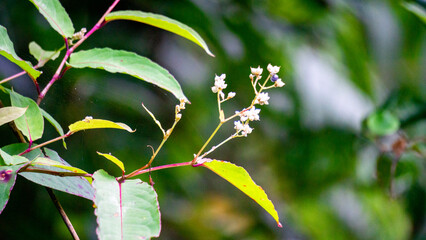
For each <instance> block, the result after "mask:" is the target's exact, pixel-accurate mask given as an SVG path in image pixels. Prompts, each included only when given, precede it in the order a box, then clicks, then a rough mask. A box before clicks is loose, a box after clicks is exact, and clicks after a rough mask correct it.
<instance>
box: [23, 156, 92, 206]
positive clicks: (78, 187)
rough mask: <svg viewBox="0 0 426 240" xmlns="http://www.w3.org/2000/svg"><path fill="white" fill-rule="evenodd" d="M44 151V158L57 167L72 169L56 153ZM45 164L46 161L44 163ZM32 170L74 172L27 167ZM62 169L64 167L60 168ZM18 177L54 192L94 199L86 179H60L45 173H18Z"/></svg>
mask: <svg viewBox="0 0 426 240" xmlns="http://www.w3.org/2000/svg"><path fill="white" fill-rule="evenodd" d="M44 151H45V152H46V157H47V158H50V159H51V160H52V161H56V162H58V165H60V166H64V165H65V166H69V167H72V166H71V165H70V164H68V163H67V162H66V161H65V160H63V159H62V158H61V157H59V155H58V153H56V152H55V151H53V150H50V149H48V148H44ZM45 163H46V161H45ZM29 168H32V169H41V170H50V171H54V172H73V171H75V168H71V169H73V170H71V171H70V170H66V169H60V168H58V167H57V166H55V167H53V166H42V165H41V164H39V165H37V166H36V167H35V166H32V167H29ZM61 168H64V167H61ZM19 175H21V176H23V177H24V178H26V179H28V180H30V181H32V182H35V183H37V184H40V185H42V186H45V187H49V188H52V189H55V190H59V191H62V192H66V193H69V194H73V195H75V196H79V197H83V198H87V199H89V200H93V197H94V194H95V193H94V190H93V187H92V185H91V184H90V183H89V181H88V180H87V179H85V178H84V177H79V176H72V177H60V176H55V175H51V174H45V173H35V172H20V173H19Z"/></svg>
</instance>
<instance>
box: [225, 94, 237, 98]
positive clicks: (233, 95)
mask: <svg viewBox="0 0 426 240" xmlns="http://www.w3.org/2000/svg"><path fill="white" fill-rule="evenodd" d="M235 95H237V94H236V93H235V92H230V93H228V97H227V98H228V99H230V98H233V97H235Z"/></svg>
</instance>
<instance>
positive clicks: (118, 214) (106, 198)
mask: <svg viewBox="0 0 426 240" xmlns="http://www.w3.org/2000/svg"><path fill="white" fill-rule="evenodd" d="M93 179H94V181H93V187H94V188H95V194H96V195H95V200H94V202H95V205H96V206H97V208H96V210H95V214H96V216H97V222H98V229H97V233H98V237H99V239H101V240H116V239H150V238H152V237H158V236H159V235H160V230H161V224H160V211H159V205H158V200H157V193H156V192H155V191H154V189H153V188H152V186H150V185H149V184H147V183H144V182H142V181H141V180H140V179H135V180H126V181H124V182H122V183H119V182H118V181H117V180H116V179H115V178H114V177H113V176H110V175H108V173H106V172H105V171H104V170H99V171H97V172H95V173H94V174H93Z"/></svg>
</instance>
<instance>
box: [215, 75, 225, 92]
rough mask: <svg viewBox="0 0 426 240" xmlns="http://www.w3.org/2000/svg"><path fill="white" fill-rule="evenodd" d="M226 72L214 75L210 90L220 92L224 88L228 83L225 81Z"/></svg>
mask: <svg viewBox="0 0 426 240" xmlns="http://www.w3.org/2000/svg"><path fill="white" fill-rule="evenodd" d="M225 78H226V74H222V75H220V76H217V75H216V76H215V78H214V86H213V87H212V91H213V92H214V93H217V92H220V91H222V90H223V89H225V88H226V87H227V86H228V85H227V84H226V83H225Z"/></svg>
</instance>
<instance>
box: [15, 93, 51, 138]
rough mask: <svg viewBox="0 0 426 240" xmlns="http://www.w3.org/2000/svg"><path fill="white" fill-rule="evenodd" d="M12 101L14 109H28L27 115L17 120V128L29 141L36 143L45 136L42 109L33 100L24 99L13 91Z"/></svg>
mask: <svg viewBox="0 0 426 240" xmlns="http://www.w3.org/2000/svg"><path fill="white" fill-rule="evenodd" d="M10 101H11V102H12V106H14V107H25V108H26V107H27V108H28V109H27V111H26V112H25V114H24V115H23V116H21V117H19V118H18V119H16V120H15V124H16V127H17V128H18V129H19V130H20V131H21V132H22V134H24V135H25V136H26V137H27V138H28V140H29V139H31V140H32V141H35V140H37V139H39V138H41V136H42V135H43V129H44V120H43V115H42V114H41V111H40V108H39V107H38V105H37V103H35V102H34V101H33V100H32V99H31V98H27V97H24V96H22V95H20V94H18V93H16V92H14V91H13V90H12V91H10Z"/></svg>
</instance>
